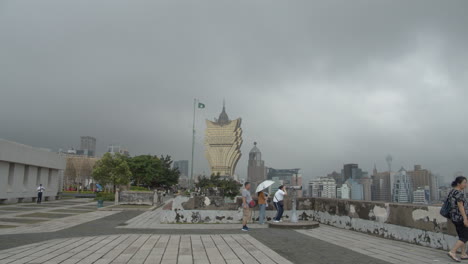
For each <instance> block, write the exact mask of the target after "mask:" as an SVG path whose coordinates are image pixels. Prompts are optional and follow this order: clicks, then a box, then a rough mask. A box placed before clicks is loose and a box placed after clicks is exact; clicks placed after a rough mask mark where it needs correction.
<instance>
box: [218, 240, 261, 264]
mask: <svg viewBox="0 0 468 264" xmlns="http://www.w3.org/2000/svg"><path fill="white" fill-rule="evenodd" d="M235 236H238V235H229V236H227V237H228V238H229V239H228V240H229V241H228V240H226V239H224V240H225V241H226V243H228V244H229V242H231V243H232V245H234V246H235V247H237V248H239V249H240V250H239V252H238V253H236V255H237V256H238V257H239V259H240V261H242V263H245V264H250V263H257V264H258V261H257V260H256V259H255V258H254V257H253V256H252V255H250V254H249V252H248V251H247V250H246V249H245V248H244V247H243V246H242V245H241V244H239V243H238V242H237V240H236V239H235ZM231 248H232V246H231ZM233 250H234V252H236V250H235V248H233ZM242 253H244V255H245V256H242V255H243V254H242ZM252 261H253V262H252Z"/></svg>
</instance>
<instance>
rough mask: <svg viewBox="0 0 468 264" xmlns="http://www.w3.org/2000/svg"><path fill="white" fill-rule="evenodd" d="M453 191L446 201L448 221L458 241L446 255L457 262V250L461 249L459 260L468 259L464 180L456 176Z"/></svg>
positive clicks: (467, 220)
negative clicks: (454, 230)
mask: <svg viewBox="0 0 468 264" xmlns="http://www.w3.org/2000/svg"><path fill="white" fill-rule="evenodd" d="M452 187H453V190H452V191H450V193H449V194H448V197H447V199H449V201H450V219H451V220H452V222H453V224H454V225H455V228H456V230H457V234H458V241H457V242H456V243H455V245H454V246H453V248H452V250H450V251H449V252H448V253H447V254H448V255H449V257H450V258H451V259H452V260H454V261H457V262H460V259H459V258H458V257H457V251H458V249H461V256H460V258H461V259H468V255H467V254H466V242H467V241H468V217H467V213H468V203H467V201H466V200H465V194H464V192H463V190H464V189H465V188H466V178H465V177H463V176H458V177H457V178H455V180H454V181H453V182H452Z"/></svg>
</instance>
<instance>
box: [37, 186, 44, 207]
mask: <svg viewBox="0 0 468 264" xmlns="http://www.w3.org/2000/svg"><path fill="white" fill-rule="evenodd" d="M44 191H45V188H44V187H42V184H39V187H37V203H38V204H40V203H41V202H42V193H43V192H44Z"/></svg>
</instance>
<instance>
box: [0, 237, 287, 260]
mask: <svg viewBox="0 0 468 264" xmlns="http://www.w3.org/2000/svg"><path fill="white" fill-rule="evenodd" d="M0 263H4V264H13V263H14V264H17V263H18V264H19V263H50V264H56V263H65V264H71V263H96V264H105V263H140V264H144V263H151V264H153V263H164V264H171V263H174V264H188V263H193V264H221V263H226V264H241V263H248V264H255V263H281V264H290V263H291V262H290V261H288V260H286V259H285V258H283V257H281V256H280V255H279V254H277V253H276V252H274V251H273V250H271V249H270V248H268V247H266V246H265V245H263V244H261V243H260V242H259V241H258V240H256V239H254V238H253V237H251V236H249V235H150V234H138V235H136V234H125V235H110V236H90V237H77V238H71V239H54V240H49V241H45V242H44V243H35V244H29V245H25V246H21V247H16V248H11V249H7V250H2V251H0Z"/></svg>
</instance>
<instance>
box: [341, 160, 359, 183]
mask: <svg viewBox="0 0 468 264" xmlns="http://www.w3.org/2000/svg"><path fill="white" fill-rule="evenodd" d="M358 168H359V166H358V165H357V164H345V165H344V166H343V170H342V171H341V175H342V176H343V182H345V181H347V180H348V179H351V178H353V169H358Z"/></svg>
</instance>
